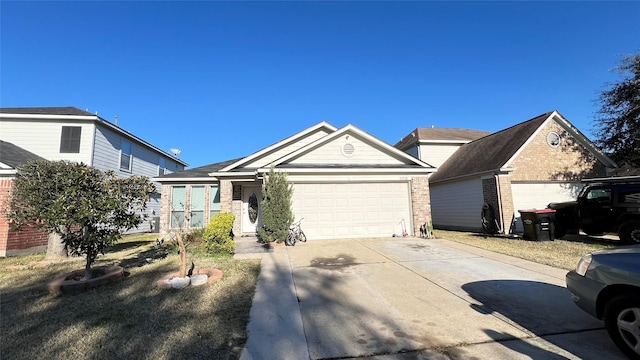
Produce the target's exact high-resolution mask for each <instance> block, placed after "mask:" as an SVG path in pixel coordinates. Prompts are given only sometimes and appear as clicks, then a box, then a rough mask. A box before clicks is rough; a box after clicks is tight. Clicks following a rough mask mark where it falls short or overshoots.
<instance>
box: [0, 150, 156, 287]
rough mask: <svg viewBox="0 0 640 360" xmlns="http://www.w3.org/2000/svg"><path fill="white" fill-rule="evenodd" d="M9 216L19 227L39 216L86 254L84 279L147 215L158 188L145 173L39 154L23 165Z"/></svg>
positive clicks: (77, 251)
mask: <svg viewBox="0 0 640 360" xmlns="http://www.w3.org/2000/svg"><path fill="white" fill-rule="evenodd" d="M17 170H18V172H17V175H16V178H15V180H14V182H13V185H12V186H13V187H12V191H11V198H10V202H9V209H8V211H7V218H8V219H9V220H10V221H11V222H12V224H13V226H14V227H16V228H19V227H21V226H23V225H24V224H27V223H32V222H35V223H36V224H37V226H39V227H40V228H41V229H43V230H46V231H48V232H50V233H56V234H58V235H59V236H60V237H61V239H62V242H63V243H64V244H65V246H66V247H67V249H68V250H69V251H70V252H71V253H72V254H74V255H82V256H85V258H86V266H85V276H84V279H89V278H91V276H92V272H91V264H93V262H94V261H95V259H96V257H97V256H98V254H100V253H103V251H104V249H105V248H107V247H109V246H111V245H113V244H114V243H115V242H116V241H118V240H119V239H120V238H121V235H122V233H123V232H124V231H127V230H129V229H132V228H134V227H136V226H138V225H139V224H141V223H142V221H143V220H144V218H143V216H141V215H140V212H142V210H144V209H145V208H146V202H147V201H148V200H149V198H150V197H151V195H153V194H154V193H155V192H156V188H155V185H154V184H153V183H152V182H151V181H150V180H149V179H148V178H146V177H142V176H131V177H128V178H123V179H120V178H117V177H116V175H115V174H114V173H113V172H111V171H109V172H102V171H100V170H97V169H95V168H92V167H90V166H88V165H85V164H83V163H73V162H69V161H47V160H38V161H33V162H29V163H26V164H24V165H22V166H20V167H18V169H17Z"/></svg>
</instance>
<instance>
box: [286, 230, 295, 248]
mask: <svg viewBox="0 0 640 360" xmlns="http://www.w3.org/2000/svg"><path fill="white" fill-rule="evenodd" d="M284 244H285V245H287V246H295V245H296V237H295V236H294V234H292V233H289V234H288V235H287V239H286V240H285V241H284Z"/></svg>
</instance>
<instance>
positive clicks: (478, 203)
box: [429, 178, 484, 231]
mask: <svg viewBox="0 0 640 360" xmlns="http://www.w3.org/2000/svg"><path fill="white" fill-rule="evenodd" d="M429 192H430V193H431V214H432V215H431V216H432V217H433V226H435V227H437V228H440V229H454V230H467V231H479V230H480V226H481V224H482V223H481V218H480V212H481V211H482V205H483V204H484V198H483V196H482V180H480V178H477V179H471V180H466V181H458V182H454V183H447V184H433V185H431V186H430V188H429Z"/></svg>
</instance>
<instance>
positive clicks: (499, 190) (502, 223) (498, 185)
mask: <svg viewBox="0 0 640 360" xmlns="http://www.w3.org/2000/svg"><path fill="white" fill-rule="evenodd" d="M493 178H494V179H495V180H496V190H497V192H498V213H500V229H498V233H500V234H504V233H505V231H504V225H505V224H504V213H503V212H502V191H501V189H500V177H499V175H498V173H493Z"/></svg>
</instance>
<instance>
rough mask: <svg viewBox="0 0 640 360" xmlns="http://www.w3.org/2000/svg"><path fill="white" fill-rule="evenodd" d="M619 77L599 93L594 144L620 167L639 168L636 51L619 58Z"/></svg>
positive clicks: (639, 102) (639, 83)
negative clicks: (620, 59) (609, 155)
mask: <svg viewBox="0 0 640 360" xmlns="http://www.w3.org/2000/svg"><path fill="white" fill-rule="evenodd" d="M615 70H616V71H617V72H619V73H621V74H622V77H621V79H620V80H619V81H618V82H616V83H613V84H610V88H609V89H606V90H604V91H603V92H602V93H601V94H600V99H599V102H600V106H601V107H600V110H599V111H598V112H597V114H596V117H595V133H596V136H597V139H596V141H595V142H596V144H597V145H598V146H600V147H601V148H602V149H603V150H605V151H606V152H607V153H609V154H611V158H612V159H613V160H615V161H617V162H618V163H619V164H620V165H622V166H632V167H640V152H638V149H639V148H640V54H635V55H629V56H627V57H625V58H624V59H622V61H621V62H620V65H619V66H618V67H617V68H616V69H615Z"/></svg>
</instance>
